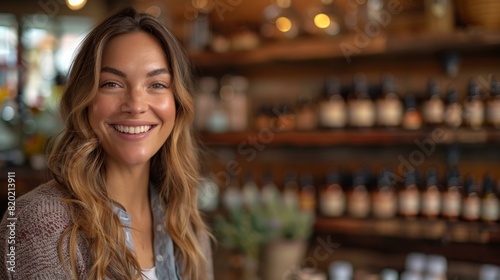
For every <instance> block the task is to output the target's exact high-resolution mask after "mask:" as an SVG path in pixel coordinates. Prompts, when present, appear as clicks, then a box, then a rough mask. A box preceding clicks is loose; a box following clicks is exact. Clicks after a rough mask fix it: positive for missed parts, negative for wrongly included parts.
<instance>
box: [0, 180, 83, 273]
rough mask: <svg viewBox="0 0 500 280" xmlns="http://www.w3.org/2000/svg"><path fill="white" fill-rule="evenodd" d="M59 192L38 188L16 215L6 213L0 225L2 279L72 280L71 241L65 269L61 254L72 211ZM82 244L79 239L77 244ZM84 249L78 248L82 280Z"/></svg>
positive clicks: (65, 250) (65, 252)
mask: <svg viewBox="0 0 500 280" xmlns="http://www.w3.org/2000/svg"><path fill="white" fill-rule="evenodd" d="M58 192H59V191H56V190H55V189H54V188H52V187H50V186H42V187H39V188H37V189H35V190H34V191H32V192H31V193H28V194H26V195H25V196H23V197H21V198H19V199H18V200H17V201H16V204H15V210H14V211H13V212H9V210H8V211H7V212H6V213H5V215H4V217H3V219H2V223H1V224H0V237H1V240H0V246H1V247H0V248H1V250H2V256H1V258H2V259H3V262H2V264H1V265H0V279H56V280H57V279H71V277H70V274H69V270H68V269H67V267H69V250H68V238H66V239H65V240H64V242H63V251H62V253H63V256H64V259H65V260H64V262H65V263H66V264H67V265H66V266H65V265H63V263H62V262H61V261H60V259H59V254H58V246H59V241H60V238H61V236H62V233H63V231H64V230H65V229H66V227H67V226H68V225H69V224H70V222H71V217H70V213H69V207H68V206H67V205H66V204H65V203H64V202H63V200H62V196H61V195H60V193H58ZM82 242H83V240H81V238H79V240H78V243H79V244H82ZM81 249H82V248H81V246H78V248H77V251H76V252H77V256H75V257H76V258H77V263H78V271H79V274H80V276H82V275H83V274H84V270H85V263H86V262H88V257H84V255H85V254H82V250H81ZM87 256H88V254H87Z"/></svg>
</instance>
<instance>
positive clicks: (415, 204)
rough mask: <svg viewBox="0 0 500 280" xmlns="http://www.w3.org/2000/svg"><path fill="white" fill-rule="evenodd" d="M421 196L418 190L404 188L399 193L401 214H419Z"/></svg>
mask: <svg viewBox="0 0 500 280" xmlns="http://www.w3.org/2000/svg"><path fill="white" fill-rule="evenodd" d="M418 208H419V197H418V191H417V190H403V191H401V193H400V194H399V209H400V212H401V215H404V216H416V215H418V210H419V209H418Z"/></svg>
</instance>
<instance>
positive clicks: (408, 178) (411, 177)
mask: <svg viewBox="0 0 500 280" xmlns="http://www.w3.org/2000/svg"><path fill="white" fill-rule="evenodd" d="M416 184H417V174H416V173H415V171H407V172H406V173H405V186H410V185H416Z"/></svg>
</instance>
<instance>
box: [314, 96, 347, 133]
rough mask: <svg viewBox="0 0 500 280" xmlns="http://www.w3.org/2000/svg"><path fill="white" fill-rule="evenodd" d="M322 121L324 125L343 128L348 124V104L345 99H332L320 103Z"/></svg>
mask: <svg viewBox="0 0 500 280" xmlns="http://www.w3.org/2000/svg"><path fill="white" fill-rule="evenodd" d="M319 112H320V121H321V124H322V125H323V126H326V127H332V128H341V127H344V126H345V125H346V122H347V114H346V106H345V103H344V102H343V101H337V100H331V101H327V102H322V103H321V104H320V109H319Z"/></svg>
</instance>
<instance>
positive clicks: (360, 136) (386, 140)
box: [199, 128, 500, 147]
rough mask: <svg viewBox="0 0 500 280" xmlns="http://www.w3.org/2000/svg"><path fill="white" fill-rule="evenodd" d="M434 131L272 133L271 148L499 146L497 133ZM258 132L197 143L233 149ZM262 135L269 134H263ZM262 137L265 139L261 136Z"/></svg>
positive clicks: (213, 136)
mask: <svg viewBox="0 0 500 280" xmlns="http://www.w3.org/2000/svg"><path fill="white" fill-rule="evenodd" d="M438 129H440V130H439V132H436V131H435V130H418V131H405V130H387V129H366V130H354V129H353V130H347V129H344V130H335V131H308V132H300V131H293V132H279V131H278V132H273V133H272V140H271V141H269V143H267V142H266V144H267V145H271V146H304V147H307V146H333V145H377V146H379V145H380V146H385V145H395V144H412V143H414V141H415V140H416V139H432V138H433V137H436V136H433V134H437V133H439V140H440V142H439V144H451V143H458V144H487V143H500V130H493V129H485V130H471V129H466V128H463V129H446V128H438ZM259 133H261V132H259V131H245V132H224V133H206V132H205V133H200V134H199V136H200V139H201V140H202V141H203V142H204V143H206V144H209V145H230V146H237V145H239V144H240V143H242V142H245V141H248V139H249V138H258V137H260V136H259ZM262 133H266V134H267V133H269V131H267V130H266V131H265V132H262ZM263 137H269V136H267V135H264V136H263Z"/></svg>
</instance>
